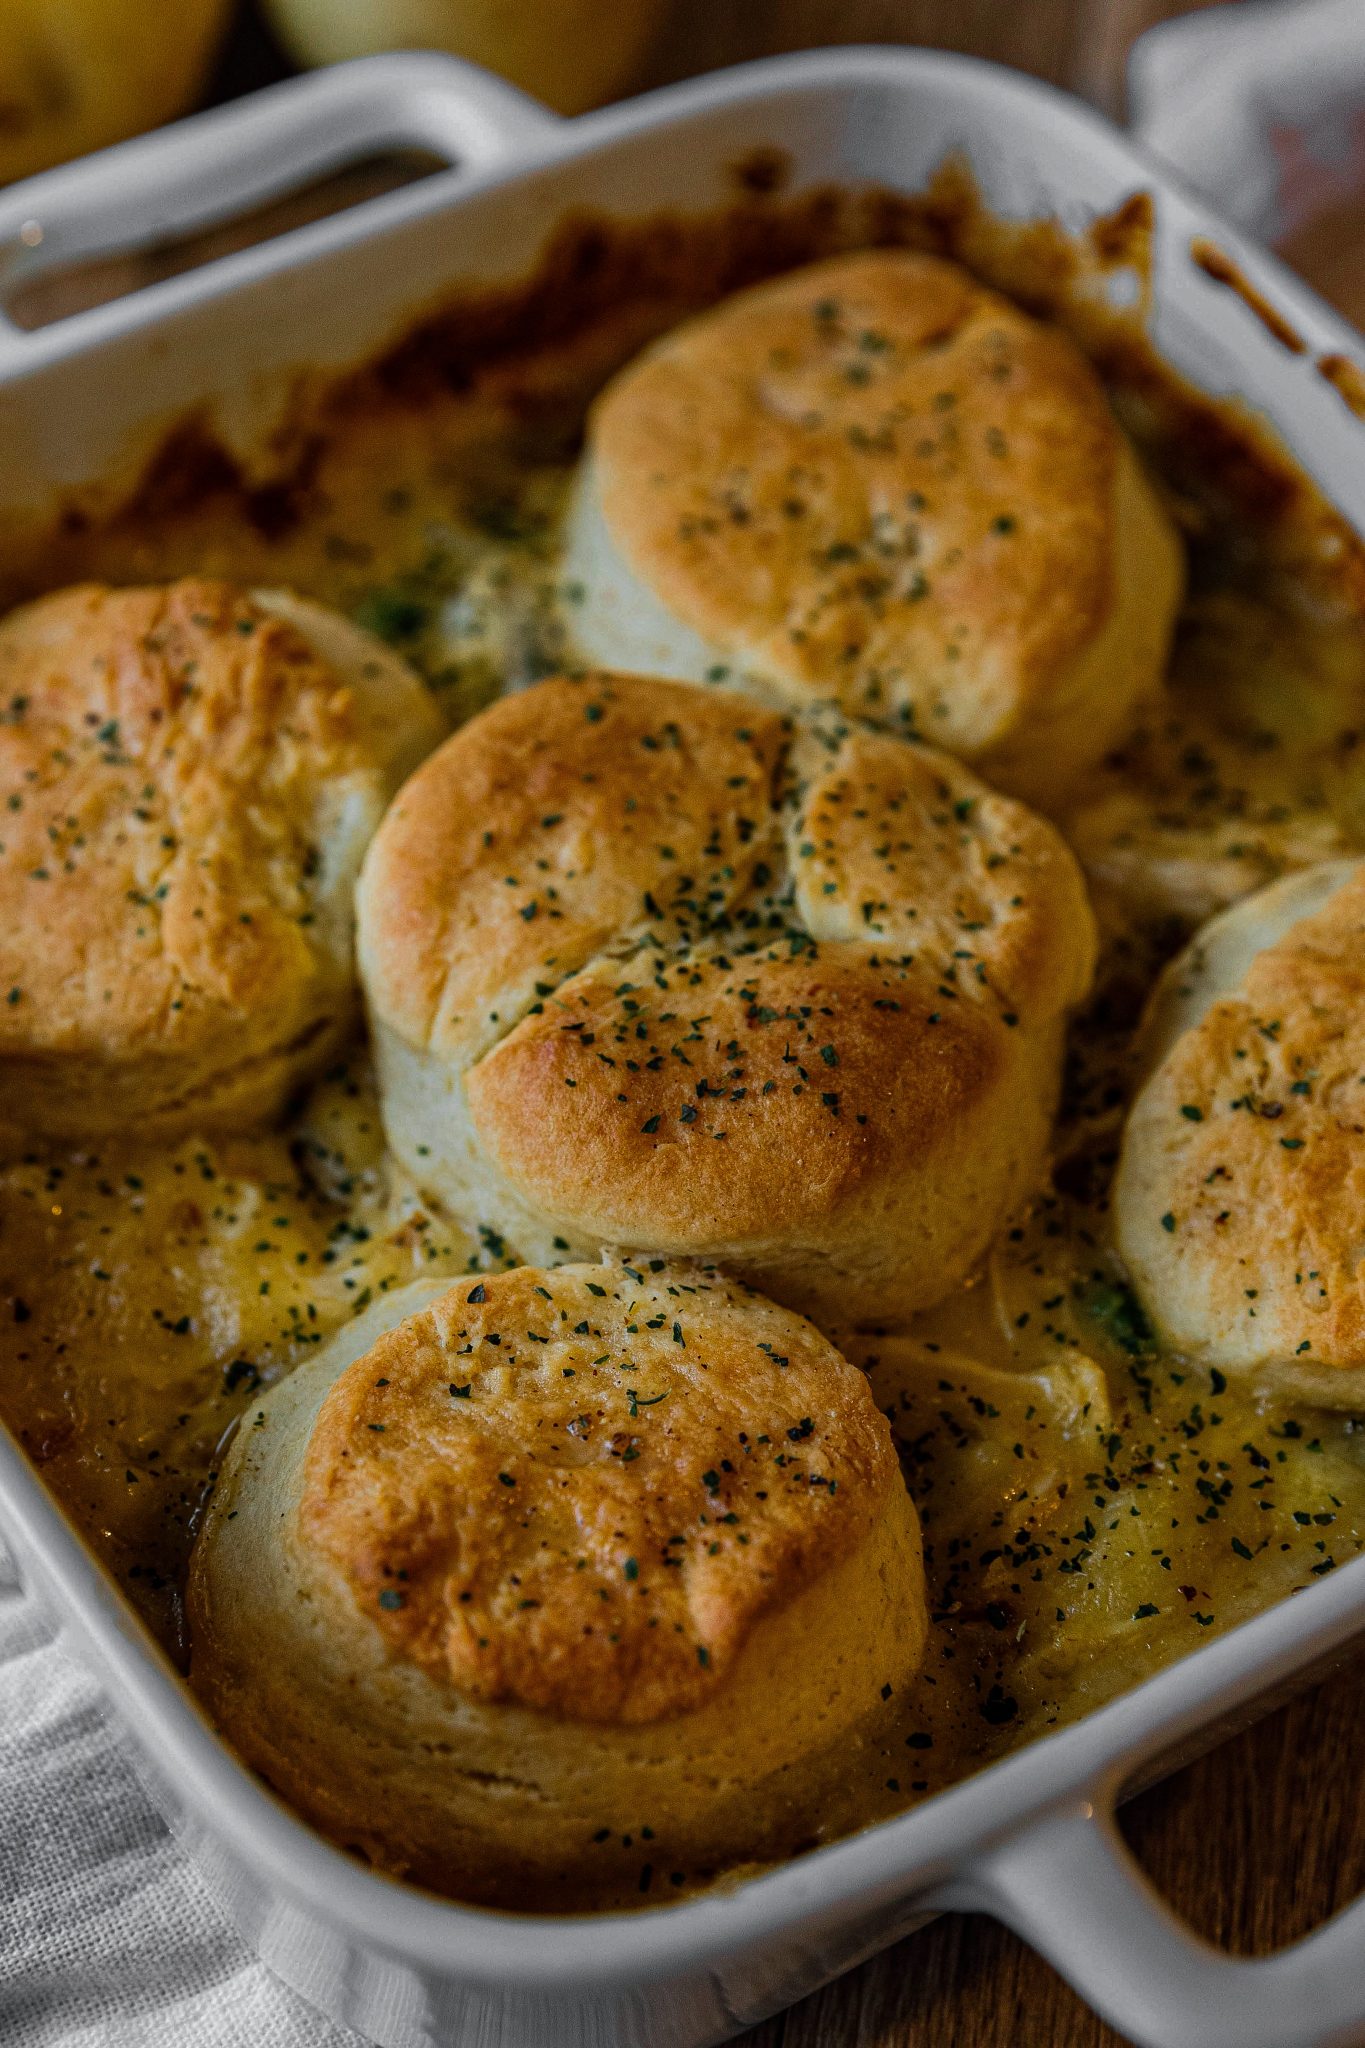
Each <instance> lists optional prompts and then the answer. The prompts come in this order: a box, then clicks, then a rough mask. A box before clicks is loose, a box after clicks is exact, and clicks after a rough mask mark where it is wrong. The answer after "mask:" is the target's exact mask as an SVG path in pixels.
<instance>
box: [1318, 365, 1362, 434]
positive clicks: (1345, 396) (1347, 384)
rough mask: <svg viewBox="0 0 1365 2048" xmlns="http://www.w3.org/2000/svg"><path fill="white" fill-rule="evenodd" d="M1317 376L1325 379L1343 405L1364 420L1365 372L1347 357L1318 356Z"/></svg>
mask: <svg viewBox="0 0 1365 2048" xmlns="http://www.w3.org/2000/svg"><path fill="white" fill-rule="evenodd" d="M1318 375H1319V376H1321V377H1325V378H1326V379H1327V382H1328V383H1329V384H1330V385H1331V386H1332V388H1333V389H1334V390H1335V392H1336V393H1337V396H1338V397H1339V398H1340V399H1341V400H1342V402H1343V404H1345V405H1348V406H1349V407H1350V409H1351V411H1352V412H1353V413H1354V414H1355V416H1356V418H1357V419H1358V420H1365V370H1362V369H1361V367H1360V365H1359V363H1353V362H1352V361H1351V358H1350V357H1349V356H1319V358H1318Z"/></svg>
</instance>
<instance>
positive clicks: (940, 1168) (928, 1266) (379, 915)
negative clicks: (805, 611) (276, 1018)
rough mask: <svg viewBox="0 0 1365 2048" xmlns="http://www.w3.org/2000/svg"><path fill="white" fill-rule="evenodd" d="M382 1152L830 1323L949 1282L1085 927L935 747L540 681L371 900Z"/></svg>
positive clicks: (1014, 806) (1036, 1133)
mask: <svg viewBox="0 0 1365 2048" xmlns="http://www.w3.org/2000/svg"><path fill="white" fill-rule="evenodd" d="M358 901H359V913H360V940H359V952H360V963H361V973H362V978H363V980H364V983H365V988H366V995H367V1001H368V1004H369V1009H370V1018H371V1025H372V1031H373V1036H374V1043H375V1049H376V1055H377V1060H378V1067H379V1075H380V1084H381V1094H382V1100H383V1106H384V1117H385V1125H386V1129H387V1132H388V1136H389V1141H390V1144H391V1145H392V1147H393V1149H394V1151H395V1152H396V1153H397V1154H398V1156H399V1157H400V1159H402V1161H403V1162H404V1164H405V1165H406V1166H407V1167H408V1169H409V1171H410V1172H411V1173H412V1174H413V1175H414V1176H415V1177H416V1179H417V1181H418V1182H419V1184H420V1185H421V1186H422V1187H423V1188H424V1189H426V1190H428V1191H429V1192H430V1193H431V1194H432V1195H434V1196H435V1197H436V1198H437V1199H439V1200H440V1201H442V1202H443V1203H445V1204H446V1205H447V1206H448V1207H449V1208H450V1209H451V1210H452V1211H454V1212H455V1213H458V1214H472V1215H477V1216H478V1217H480V1218H481V1219H482V1220H483V1221H484V1222H485V1223H487V1224H489V1225H492V1226H495V1227H496V1228H497V1230H499V1231H501V1232H503V1233H505V1234H506V1236H507V1237H508V1238H509V1239H510V1241H511V1242H512V1243H513V1244H514V1245H515V1246H516V1247H517V1249H518V1250H519V1252H520V1253H521V1254H522V1255H523V1256H524V1257H527V1258H532V1259H535V1260H537V1261H540V1262H549V1261H552V1260H554V1259H555V1258H556V1257H557V1256H561V1255H564V1254H582V1253H590V1252H595V1251H596V1250H597V1249H598V1248H600V1247H601V1246H603V1245H608V1244H616V1245H626V1246H633V1245H641V1246H646V1247H650V1248H653V1249H656V1250H659V1251H663V1252H668V1253H672V1254H678V1255H703V1256H706V1257H713V1258H717V1259H720V1260H723V1261H724V1262H725V1263H727V1264H730V1265H732V1266H733V1267H734V1268H735V1269H736V1270H738V1271H740V1272H742V1273H743V1274H744V1275H745V1277H746V1278H748V1279H750V1280H752V1281H753V1282H754V1283H755V1284H757V1285H760V1286H762V1287H764V1288H765V1289H766V1290H767V1291H769V1292H771V1293H773V1294H774V1295H775V1296H776V1297H777V1298H779V1299H781V1300H783V1301H786V1302H788V1303H789V1304H791V1305H792V1306H795V1307H797V1308H800V1309H803V1310H806V1311H808V1312H811V1313H816V1314H819V1315H821V1316H823V1317H824V1318H825V1319H826V1320H827V1321H829V1322H831V1323H843V1322H851V1321H857V1320H861V1319H866V1318H875V1317H880V1316H891V1315H897V1314H903V1313H909V1312H911V1311H913V1310H914V1309H915V1308H918V1307H921V1306H923V1305H924V1304H925V1303H926V1302H928V1301H931V1300H934V1299H937V1298H939V1297H940V1296H941V1295H942V1294H944V1293H946V1292H947V1291H949V1290H950V1289H951V1288H952V1287H953V1286H954V1285H955V1283H956V1282H957V1281H958V1280H959V1279H960V1278H961V1277H962V1276H963V1274H964V1273H965V1272H966V1271H967V1270H968V1268H969V1267H970V1265H971V1263H972V1262H973V1260H974V1259H975V1258H976V1257H977V1256H978V1255H979V1253H980V1252H981V1250H982V1249H984V1247H985V1245H986V1244H987V1243H988V1242H989V1240H990V1238H991V1236H992V1235H993V1233H994V1231H995V1230H996V1229H997V1228H998V1226H999V1224H1000V1223H1001V1221H1002V1220H1003V1218H1004V1217H1005V1215H1006V1214H1007V1213H1008V1211H1009V1209H1010V1208H1011V1207H1012V1205H1013V1204H1014V1203H1016V1202H1017V1201H1018V1200H1019V1199H1020V1198H1021V1197H1022V1196H1023V1195H1024V1194H1025V1193H1026V1192H1027V1191H1028V1189H1029V1187H1030V1186H1031V1184H1032V1183H1033V1181H1034V1180H1035V1179H1036V1178H1037V1176H1038V1174H1039V1172H1040V1170H1041V1165H1042V1160H1043V1155H1044V1151H1045V1147H1046V1144H1047V1137H1048V1128H1049V1122H1050V1118H1051V1113H1052V1108H1053V1104H1054V1101H1055V1095H1056V1087H1057V1079H1058V1071H1059V1064H1060V1055H1061V1034H1062V1030H1063V1025H1064V1021H1065V1016H1066V1013H1067V1010H1068V1008H1069V1007H1070V1006H1071V1005H1072V1004H1073V1003H1075V1002H1076V1001H1077V1000H1079V998H1080V997H1081V996H1082V995H1083V994H1084V992H1085V989H1086V986H1087V984H1088V980H1089V975H1090V971H1091V966H1092V961H1093V948H1094V932H1093V922H1092V919H1091V915H1090V910H1089V906H1088V903H1087V901H1086V896H1085V890H1084V885H1083V883H1082V881H1081V877H1080V874H1079V870H1078V869H1077V867H1076V864H1075V862H1074V861H1073V859H1072V857H1071V855H1070V853H1069V852H1068V851H1067V849H1066V847H1065V845H1064V844H1063V842H1062V841H1061V839H1060V838H1059V837H1058V835H1057V834H1056V833H1055V832H1054V831H1053V829H1052V828H1051V826H1049V825H1048V824H1046V823H1045V822H1044V821H1043V820H1042V819H1041V818H1039V817H1037V816H1035V815H1034V814H1033V813H1032V812H1030V811H1028V810H1026V809H1025V808H1024V807H1023V806H1022V805H1021V804H1019V803H1017V802H1015V801H1013V800H1012V799H1009V798H1004V797H1000V796H998V795H996V794H995V793H994V792H993V791H991V790H989V789H987V788H986V786H985V785H984V784H983V783H982V782H980V781H979V780H978V779H977V777H976V776H975V775H973V774H972V773H971V772H970V771H969V770H967V769H966V768H964V767H962V766H961V765H960V764H959V763H957V762H955V761H953V760H952V759H950V758H949V757H947V756H945V755H942V754H939V753H936V752H934V751H932V750H930V749H928V748H923V747H919V746H916V745H913V744H911V743H908V742H906V741H903V740H900V739H897V738H895V737H893V736H891V735H888V734H884V733H878V732H875V731H873V730H871V729H869V728H866V727H862V726H851V725H849V724H847V723H846V722H844V721H842V720H840V719H838V718H832V719H830V720H827V721H825V722H823V723H821V722H813V721H797V722H795V723H793V722H792V721H790V720H788V719H787V718H785V717H783V716H782V715H781V714H779V713H777V712H775V711H772V710H769V709H765V708H764V707H763V706H761V705H759V704H755V703H750V702H746V701H745V700H743V699H739V698H736V697H733V696H729V695H715V696H713V695H710V694H707V693H704V692H701V691H698V690H696V689H693V688H691V687H689V686H686V685H680V684H674V683H665V682H658V681H653V680H646V679H641V678H632V677H609V676H587V677H580V678H576V679H572V680H570V679H566V678H559V679H555V680H551V681H548V682H545V683H542V684H540V685H538V686H537V687H535V688H534V689H531V690H528V691H526V692H524V693H521V694H519V695H516V696H513V697H510V698H507V699H504V700H503V701H502V702H501V703H499V704H496V705H494V706H493V707H491V708H490V709H489V710H488V711H486V712H484V713H482V714H481V715H480V716H479V717H478V718H477V719H475V720H473V721H472V722H471V723H470V724H469V725H467V726H466V727H465V728H464V729H463V730H462V731H461V732H459V733H457V734H456V735H455V736H454V738H453V739H451V740H450V741H448V742H447V743H446V745H445V746H444V747H442V748H441V749H440V750H439V752H438V753H437V754H435V755H434V756H433V757H432V758H431V760H430V761H428V762H427V763H425V764H424V766H423V767H422V769H421V770H420V771H419V772H418V773H417V774H416V775H415V776H414V777H413V778H412V779H411V781H410V782H409V783H408V784H407V785H406V787H405V788H404V789H403V791H402V792H401V793H400V795H399V797H398V798H397V799H396V801H395V803H394V805H393V807H392V809H391V810H390V812H389V815H388V817H387V818H386V819H385V822H384V825H383V827H382V828H381V830H380V832H379V833H378V835H377V836H376V838H375V841H374V843H373V845H372V847H371V849H370V853H369V855H368V857H367V860H366V863H365V867H364V871H363V873H362V878H361V884H360V890H359V896H358Z"/></svg>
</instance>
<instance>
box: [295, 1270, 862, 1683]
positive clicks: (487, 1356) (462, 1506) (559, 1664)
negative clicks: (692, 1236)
mask: <svg viewBox="0 0 1365 2048" xmlns="http://www.w3.org/2000/svg"><path fill="white" fill-rule="evenodd" d="M900 1484H901V1481H900V1476H899V1472H898V1469H897V1465H896V1459H895V1453H894V1451H893V1449H892V1445H891V1437H890V1432H889V1430H888V1428H887V1425H886V1422H885V1420H884V1418H883V1417H882V1415H881V1414H880V1413H879V1412H878V1410H877V1408H876V1406H875V1404H874V1402H873V1400H872V1397H871V1394H870V1392H869V1390H868V1386H867V1382H866V1380H865V1379H864V1378H863V1376H862V1374H861V1373H859V1372H858V1371H857V1370H856V1369H855V1368H854V1367H853V1366H851V1365H849V1364H848V1362H847V1361H846V1360H845V1359H844V1358H843V1357H842V1356H841V1355H840V1354H839V1352H837V1351H836V1350H835V1349H834V1347H833V1346H832V1345H831V1344H830V1343H828V1342H827V1340H826V1339H825V1338H824V1337H822V1336H821V1335H820V1333H819V1332H818V1331H817V1330H816V1329H815V1328H814V1326H813V1325H812V1324H810V1323H808V1322H806V1321H805V1320H804V1318H802V1317H801V1316H797V1315H794V1314H792V1313H791V1312H790V1311H788V1310H785V1309H781V1308H778V1307H776V1306H774V1305H773V1304H772V1303H771V1302H768V1301H766V1300H764V1299H763V1298H762V1297H760V1296H756V1295H753V1294H750V1293H749V1292H748V1291H747V1290H746V1289H744V1288H742V1287H741V1286H739V1285H738V1284H737V1283H734V1282H731V1281H728V1280H726V1279H724V1278H722V1277H721V1276H719V1275H718V1274H717V1273H715V1272H714V1270H712V1269H710V1268H706V1267H701V1266H696V1265H688V1264H681V1263H666V1262H665V1261H663V1260H659V1259H650V1260H647V1261H646V1260H641V1261H639V1262H625V1263H607V1264H603V1265H595V1266H560V1267H557V1268H555V1269H553V1270H547V1271H540V1270H538V1269H536V1268H533V1267H531V1268H525V1267H524V1268H520V1269H518V1270H517V1271H514V1272H511V1273H503V1274H497V1275H488V1276H485V1277H484V1278H483V1279H479V1280H462V1281H459V1282H457V1283H456V1284H455V1285H454V1286H452V1287H451V1289H450V1291H449V1292H448V1293H447V1294H444V1295H442V1296H440V1297H438V1299H437V1300H435V1301H434V1302H433V1303H431V1304H430V1306H428V1307H427V1308H425V1309H423V1310H421V1311H419V1312H418V1313H417V1314H415V1315H413V1316H410V1317H408V1318H407V1320H406V1321H404V1322H402V1323H400V1324H399V1325H398V1326H397V1328H396V1329H394V1330H392V1331H391V1332H389V1334H388V1335H387V1336H385V1337H383V1338H381V1339H380V1340H379V1341H378V1342H377V1343H376V1344H375V1345H374V1346H373V1347H372V1348H371V1349H370V1350H369V1351H368V1352H366V1353H365V1355H364V1356H363V1357H362V1358H360V1359H358V1360H357V1361H356V1362H355V1364H353V1365H352V1366H350V1367H349V1368H348V1369H347V1370H346V1372H345V1373H344V1374H343V1375H342V1377H341V1378H340V1379H339V1380H338V1381H337V1382H336V1384H335V1386H333V1388H332V1389H331V1391H330V1392H329V1394H328V1395H327V1398H326V1400H325V1402H324V1403H323V1406H322V1409H321V1412H320V1414H319V1416H318V1419H317V1422H316V1424H315V1425H314V1430H313V1435H312V1439H311V1442H310V1445H309V1448H308V1452H307V1457H306V1464H305V1470H304V1480H303V1492H302V1497H301V1501H300V1505H299V1510H298V1529H299V1535H300V1538H301V1540H302V1542H303V1543H304V1544H305V1545H306V1546H307V1547H308V1548H309V1549H310V1550H311V1551H312V1552H313V1553H314V1554H316V1555H319V1556H321V1557H323V1558H325V1559H326V1560H327V1561H328V1562H329V1563H330V1564H331V1566H333V1567H334V1568H335V1569H336V1570H337V1571H339V1572H340V1573H341V1574H342V1576H343V1578H344V1579H345V1581H346V1582H347V1584H348V1585H349V1587H350V1589H351V1591H352V1593H353V1595H354V1597H355V1599H356V1600H357V1602H358V1603H359V1605H360V1606H361V1608H362V1609H363V1611H364V1612H366V1613H367V1614H369V1615H370V1616H371V1617H372V1618H373V1620H374V1622H375V1624H376V1626H377V1627H378V1629H379V1630H380V1631H381V1633H382V1635H383V1637H384V1639H385V1640H386V1642H387V1643H388V1645H389V1646H390V1649H391V1651H392V1652H393V1654H395V1655H397V1656H401V1657H404V1658H407V1659H410V1660H411V1661H412V1662H414V1663H416V1664H417V1665H419V1666H421V1667H422V1668H423V1669H425V1670H427V1671H428V1672H430V1673H431V1674H433V1675H435V1676H437V1677H441V1678H444V1679H446V1680H448V1681H449V1683H450V1684H451V1685H452V1686H453V1687H455V1688H456V1689H457V1690H458V1691H460V1692H463V1693H465V1694H467V1695H470V1696H472V1697H474V1698H477V1699H480V1700H485V1701H490V1702H492V1701H505V1702H513V1703H517V1704H520V1705H522V1706H526V1707H533V1708H537V1709H539V1710H541V1711H543V1712H546V1713H553V1714H558V1715H561V1716H563V1717H564V1718H566V1719H571V1720H580V1721H593V1722H604V1723H611V1722H614V1723H630V1722H643V1721H652V1720H658V1719H662V1718H665V1717H667V1716H670V1715H674V1714H680V1713H684V1712H686V1711H688V1710H689V1709H690V1708H692V1707H695V1706H697V1705H699V1704H701V1703H702V1702H704V1701H705V1700H706V1699H707V1698H708V1697H709V1696H710V1695H711V1694H712V1692H713V1691H714V1690H715V1689H716V1688H717V1687H718V1686H719V1685H721V1684H722V1683H723V1681H724V1679H725V1676H726V1673H727V1672H728V1671H729V1669H730V1668H731V1666H732V1665H733V1663H734V1660H735V1658H736V1656H737V1654H738V1653H739V1651H740V1649H741V1648H742V1646H743V1644H744V1642H745V1640H746V1638H747V1637H748V1635H749V1633H750V1631H751V1629H752V1628H753V1625H754V1624H755V1622H756V1621H757V1620H758V1619H759V1618H760V1616H762V1615H763V1614H765V1613H768V1612H770V1611H772V1610H774V1609H776V1608H779V1607H781V1606H782V1605H783V1604H784V1603H785V1602H787V1601H789V1600H790V1599H791V1598H793V1597H794V1596H795V1595H796V1594H797V1593H798V1592H799V1591H800V1590H801V1589H802V1588H803V1587H804V1586H805V1585H807V1584H808V1583H809V1582H810V1580H811V1579H812V1578H813V1577H814V1576H815V1575H816V1574H818V1573H820V1572H822V1571H825V1570H828V1569H829V1567H830V1566H831V1565H833V1564H834V1563H836V1562H838V1561H839V1560H841V1559H842V1558H845V1557H847V1556H848V1555H849V1554H850V1553H851V1552H852V1551H853V1550H854V1549H855V1548H856V1546H858V1545H859V1544H860V1543H861V1542H862V1541H863V1540H864V1539H865V1538H866V1537H867V1535H868V1534H869V1533H870V1531H871V1530H872V1528H873V1526H874V1524H875V1522H876V1520H877V1519H878V1517H879V1515H880V1514H881V1512H882V1510H883V1508H884V1506H885V1504H886V1502H887V1500H888V1498H889V1496H890V1494H891V1491H892V1489H893V1488H898V1487H899V1486H900ZM819 1653H820V1646H819V1645H818V1644H814V1643H813V1644H812V1645H811V1654H812V1656H818V1655H819Z"/></svg>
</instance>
